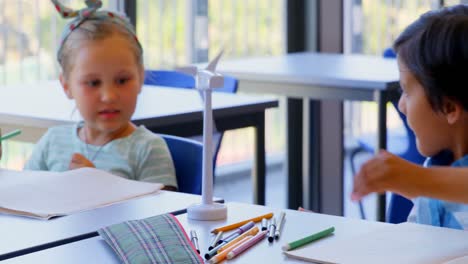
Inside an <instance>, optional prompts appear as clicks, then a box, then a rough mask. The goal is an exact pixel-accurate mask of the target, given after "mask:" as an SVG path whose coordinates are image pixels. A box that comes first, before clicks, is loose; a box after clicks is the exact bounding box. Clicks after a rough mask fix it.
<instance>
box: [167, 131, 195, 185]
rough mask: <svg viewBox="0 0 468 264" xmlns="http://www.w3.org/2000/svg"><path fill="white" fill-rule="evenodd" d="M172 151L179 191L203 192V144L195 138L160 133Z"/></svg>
mask: <svg viewBox="0 0 468 264" xmlns="http://www.w3.org/2000/svg"><path fill="white" fill-rule="evenodd" d="M159 135H160V136H161V137H162V138H163V139H164V140H165V141H166V144H167V146H168V148H169V152H170V153H171V156H172V160H173V162H174V167H175V171H176V178H177V185H178V186H179V189H178V191H179V192H184V193H191V194H201V191H202V167H203V145H202V144H201V143H199V142H197V141H195V140H191V139H187V138H183V137H176V136H170V135H163V134H159Z"/></svg>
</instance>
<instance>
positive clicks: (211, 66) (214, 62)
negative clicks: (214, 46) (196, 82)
mask: <svg viewBox="0 0 468 264" xmlns="http://www.w3.org/2000/svg"><path fill="white" fill-rule="evenodd" d="M223 52H224V50H221V51H220V52H219V53H218V55H217V56H216V57H215V58H214V59H213V60H212V61H211V62H210V64H208V66H206V70H208V71H211V72H215V70H216V65H217V64H218V61H219V59H220V58H221V56H222V55H223Z"/></svg>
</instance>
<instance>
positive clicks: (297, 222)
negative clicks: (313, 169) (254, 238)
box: [4, 203, 389, 264]
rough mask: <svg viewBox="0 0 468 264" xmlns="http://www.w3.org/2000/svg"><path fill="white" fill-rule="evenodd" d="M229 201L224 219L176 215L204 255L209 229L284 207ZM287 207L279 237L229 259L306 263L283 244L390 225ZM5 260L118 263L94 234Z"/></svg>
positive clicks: (22, 262) (7, 262)
mask: <svg viewBox="0 0 468 264" xmlns="http://www.w3.org/2000/svg"><path fill="white" fill-rule="evenodd" d="M227 205H228V219H227V220H225V221H193V220H188V219H187V215H186V214H183V215H179V216H177V218H178V219H179V220H180V221H181V223H182V226H184V228H185V230H186V231H187V232H190V230H191V229H194V230H196V231H197V235H198V239H199V244H200V250H201V252H202V254H203V255H204V253H206V251H207V249H208V245H209V244H210V243H211V240H212V238H213V237H212V235H211V234H210V230H212V229H213V228H215V227H219V226H222V225H225V224H227V223H233V222H237V221H240V220H244V219H247V218H250V217H254V216H258V215H261V214H265V213H269V212H274V213H275V214H276V215H279V213H280V212H281V211H283V210H280V209H272V208H268V207H264V206H257V205H249V204H240V203H227ZM284 211H286V221H285V223H284V228H283V230H282V234H281V237H280V239H279V240H278V241H275V242H274V243H271V244H270V243H268V242H267V240H266V239H265V240H263V241H262V242H260V244H258V245H255V247H254V248H251V249H249V250H248V251H246V252H244V253H243V254H242V255H241V256H239V257H237V258H234V259H233V260H230V261H228V262H227V263H303V262H302V261H299V260H294V259H290V258H287V257H285V256H284V255H283V253H282V251H281V246H283V244H285V243H287V242H291V241H294V240H296V239H298V238H302V237H304V235H306V234H309V233H314V232H316V231H320V230H322V229H325V228H328V227H330V226H334V227H335V236H337V237H338V236H339V237H340V238H344V237H351V236H354V235H359V234H362V233H365V232H368V231H370V230H372V229H374V228H378V227H381V226H384V225H389V224H386V223H379V222H369V221H363V220H355V219H349V218H343V217H338V216H331V215H322V214H315V213H307V212H298V211H295V210H284ZM329 242H331V241H330V240H327V239H322V240H320V241H317V242H314V243H329ZM4 263H5V264H13V263H21V264H29V263H50V264H54V263H57V264H58V263H70V264H74V263H77V264H78V263H100V264H107V263H109V264H110V263H119V260H118V258H117V257H116V255H115V254H114V252H113V251H112V250H111V249H110V247H109V246H108V245H107V244H106V242H105V241H104V240H102V239H101V238H100V237H93V238H88V239H85V240H81V241H77V242H74V243H70V244H65V245H61V246H58V247H54V248H50V249H46V250H42V251H38V252H34V253H31V254H27V255H23V256H19V257H15V258H12V259H8V260H6V261H5V262H4Z"/></svg>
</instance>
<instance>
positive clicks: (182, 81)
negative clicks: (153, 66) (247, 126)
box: [144, 70, 238, 174]
mask: <svg viewBox="0 0 468 264" xmlns="http://www.w3.org/2000/svg"><path fill="white" fill-rule="evenodd" d="M144 84H147V85H159V86H170V87H177V88H185V89H194V88H195V81H194V79H193V77H192V76H190V75H187V74H184V73H181V72H177V71H167V70H146V71H145V80H144ZM237 87H238V81H237V79H236V78H233V77H231V76H224V86H223V87H221V88H216V89H215V90H214V91H215V92H222V93H236V92H237ZM222 138H223V133H216V134H215V135H213V142H214V150H213V169H214V168H215V167H216V160H217V158H218V153H219V148H220V147H221V140H222ZM213 174H214V171H213Z"/></svg>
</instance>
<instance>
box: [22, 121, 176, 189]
mask: <svg viewBox="0 0 468 264" xmlns="http://www.w3.org/2000/svg"><path fill="white" fill-rule="evenodd" d="M82 125H83V123H82V122H80V123H78V124H76V125H68V126H57V127H52V128H50V129H49V130H48V131H47V132H46V133H45V135H44V136H43V137H42V138H41V139H40V140H39V142H38V143H37V144H36V146H35V148H34V150H33V153H32V155H31V158H30V159H29V160H28V162H27V163H26V165H25V167H24V169H27V170H47V171H66V170H69V164H70V160H71V157H72V155H73V153H81V154H82V155H84V156H85V157H86V158H87V159H89V160H91V159H93V158H94V159H93V160H91V161H92V162H93V163H94V165H95V166H96V168H97V169H101V170H105V171H108V172H110V173H112V174H115V175H118V176H121V177H124V178H127V179H131V180H138V181H146V182H157V183H162V184H164V185H166V186H174V187H177V180H176V176H175V169H174V164H173V162H172V158H171V154H170V152H169V149H168V147H167V145H166V142H165V140H164V139H163V138H161V137H160V136H158V135H157V134H154V133H153V132H151V131H149V130H148V129H146V128H145V127H144V126H140V127H138V128H137V129H136V130H135V131H134V132H133V133H132V134H130V135H129V136H127V137H124V138H119V139H115V140H112V141H110V142H109V143H107V144H105V145H104V146H102V148H101V146H94V145H89V144H86V143H85V142H83V141H82V140H81V139H80V138H79V137H78V128H79V127H81V126H82ZM88 152H89V153H88Z"/></svg>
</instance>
